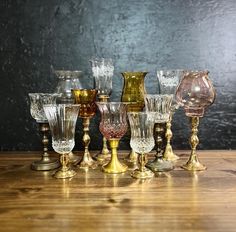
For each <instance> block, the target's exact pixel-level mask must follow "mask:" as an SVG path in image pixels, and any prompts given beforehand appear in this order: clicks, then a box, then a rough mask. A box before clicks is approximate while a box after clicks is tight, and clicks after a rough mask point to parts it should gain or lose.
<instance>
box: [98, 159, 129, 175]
mask: <svg viewBox="0 0 236 232" xmlns="http://www.w3.org/2000/svg"><path fill="white" fill-rule="evenodd" d="M127 169H128V166H127V165H125V164H122V163H120V161H119V160H118V162H109V163H108V164H106V165H104V166H102V171H103V172H106V173H111V174H118V173H123V172H126V171H127Z"/></svg>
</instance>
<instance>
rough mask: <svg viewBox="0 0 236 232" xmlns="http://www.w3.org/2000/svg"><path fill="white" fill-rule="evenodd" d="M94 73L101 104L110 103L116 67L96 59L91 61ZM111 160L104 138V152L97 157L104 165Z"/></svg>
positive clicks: (110, 62)
mask: <svg viewBox="0 0 236 232" xmlns="http://www.w3.org/2000/svg"><path fill="white" fill-rule="evenodd" d="M91 64H92V72H93V76H94V78H95V88H96V89H97V90H98V100H99V102H108V100H109V98H110V95H111V91H112V77H113V73H114V65H113V62H112V59H105V58H101V59H99V58H94V59H92V60H91ZM110 158H111V154H110V152H109V150H108V148H107V140H106V138H105V137H104V136H103V147H102V151H101V152H100V153H99V154H98V155H97V156H96V159H97V160H98V161H99V162H100V163H104V162H106V161H107V160H109V159H110Z"/></svg>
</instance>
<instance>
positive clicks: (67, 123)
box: [29, 58, 215, 179]
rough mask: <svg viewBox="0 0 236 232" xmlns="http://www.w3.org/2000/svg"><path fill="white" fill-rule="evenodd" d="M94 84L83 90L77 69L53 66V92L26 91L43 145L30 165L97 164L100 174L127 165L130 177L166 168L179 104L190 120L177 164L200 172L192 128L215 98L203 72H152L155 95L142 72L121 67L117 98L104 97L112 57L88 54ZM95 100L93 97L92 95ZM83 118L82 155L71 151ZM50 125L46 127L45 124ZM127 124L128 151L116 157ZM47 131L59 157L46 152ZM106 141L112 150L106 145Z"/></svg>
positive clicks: (63, 173)
mask: <svg viewBox="0 0 236 232" xmlns="http://www.w3.org/2000/svg"><path fill="white" fill-rule="evenodd" d="M91 64H92V72H93V76H94V78H95V88H94V89H83V88H82V85H81V83H80V76H81V74H82V72H81V71H61V70H60V71H55V74H56V75H57V76H58V77H59V83H58V86H57V89H56V91H55V92H56V93H52V94H49V93H30V94H29V97H30V100H31V115H32V117H33V118H34V119H35V120H36V121H37V122H38V123H39V125H40V130H41V132H42V133H43V139H42V143H43V145H44V148H43V151H44V152H43V155H42V159H41V160H39V161H35V162H33V163H32V169H34V170H52V169H56V168H59V169H58V170H57V171H56V172H55V173H54V177H56V178H70V177H72V176H74V175H76V171H75V169H74V168H73V167H74V166H78V167H79V168H83V169H86V170H88V169H90V168H91V169H95V168H96V167H98V166H99V165H101V169H102V171H103V172H105V173H112V174H117V173H123V172H126V171H127V170H128V169H130V170H132V171H131V176H132V177H134V178H140V179H146V178H151V177H153V175H154V173H155V172H163V171H170V170H172V169H173V168H174V163H175V161H176V160H177V159H178V158H179V157H178V156H177V155H176V154H174V152H173V150H172V146H171V138H172V131H171V122H172V117H173V115H174V112H175V111H176V110H177V109H178V108H179V106H182V107H183V108H184V110H185V113H186V116H188V117H189V118H190V120H191V129H192V133H191V137H190V145H191V148H192V151H191V155H190V158H189V160H188V161H187V163H186V164H185V165H183V166H182V167H183V168H184V169H187V170H192V171H199V170H204V169H206V167H205V166H204V165H203V164H201V163H200V162H199V160H198V157H197V154H196V147H197V145H198V143H199V140H198V137H197V132H198V124H199V118H200V117H203V115H204V110H205V108H206V107H208V106H209V105H211V104H212V103H213V102H214V99H215V90H214V88H213V85H212V83H211V81H210V80H209V77H208V71H184V70H161V71H157V78H158V82H159V89H160V93H159V94H147V93H146V90H145V86H144V79H145V76H146V74H147V73H146V72H124V73H122V76H123V77H124V86H123V92H122V96H121V102H109V98H110V94H111V91H112V77H113V72H114V66H113V63H112V60H111V59H104V58H102V59H93V60H92V61H91ZM96 99H98V101H97V100H96ZM97 108H98V109H99V111H100V114H101V121H100V124H99V129H100V132H101V133H102V135H103V146H102V150H101V152H100V153H99V154H97V155H96V156H95V157H92V156H91V154H90V152H89V143H90V139H91V138H90V135H89V124H90V119H91V118H92V117H93V116H94V115H95V113H96V109H97ZM78 116H79V117H80V118H82V120H83V144H84V152H83V156H82V158H81V160H79V156H77V155H75V154H74V153H72V150H73V148H74V145H75V139H74V136H75V127H76V121H77V117H78ZM49 128H50V129H49ZM128 128H129V129H130V131H131V138H130V146H131V148H132V151H131V152H130V154H129V155H128V157H125V159H124V162H123V163H122V162H120V161H119V159H118V155H117V148H118V145H119V141H120V139H121V138H122V136H124V135H125V133H126V132H127V130H128ZM50 130H51V135H52V147H53V149H54V150H55V151H56V152H57V153H59V154H60V160H59V161H58V160H57V159H53V158H51V157H49V155H48V153H47V145H48V132H49V131H50ZM107 141H108V142H109V145H110V149H111V152H110V151H109V149H108V147H107ZM155 145H156V155H155V156H156V157H155V159H154V160H153V161H150V162H148V159H147V154H148V153H149V152H151V150H152V149H153V148H154V146H155Z"/></svg>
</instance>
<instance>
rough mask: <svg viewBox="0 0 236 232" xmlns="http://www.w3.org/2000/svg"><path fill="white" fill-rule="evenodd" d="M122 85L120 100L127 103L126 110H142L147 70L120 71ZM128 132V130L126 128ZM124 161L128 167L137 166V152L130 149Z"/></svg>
mask: <svg viewBox="0 0 236 232" xmlns="http://www.w3.org/2000/svg"><path fill="white" fill-rule="evenodd" d="M121 74H122V76H123V78H124V85H123V90H122V96H121V101H122V102H125V103H129V104H128V105H127V111H128V112H140V111H142V110H143V108H144V106H145V103H144V95H145V94H146V89H145V77H146V75H147V74H148V72H122V73H121ZM128 132H130V130H128ZM125 161H126V163H127V165H128V167H129V168H130V169H136V168H137V167H138V154H137V153H135V152H134V150H133V149H132V150H131V152H130V153H129V155H128V156H127V157H125Z"/></svg>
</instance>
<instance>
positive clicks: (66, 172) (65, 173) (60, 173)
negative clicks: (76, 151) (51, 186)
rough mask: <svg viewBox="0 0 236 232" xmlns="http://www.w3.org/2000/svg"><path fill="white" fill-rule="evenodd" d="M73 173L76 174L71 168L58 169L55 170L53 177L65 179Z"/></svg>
mask: <svg viewBox="0 0 236 232" xmlns="http://www.w3.org/2000/svg"><path fill="white" fill-rule="evenodd" d="M75 175H76V172H75V171H74V170H72V169H68V170H63V169H60V170H58V171H56V172H55V174H54V175H53V177H55V178H57V179H66V178H71V177H73V176H75Z"/></svg>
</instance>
